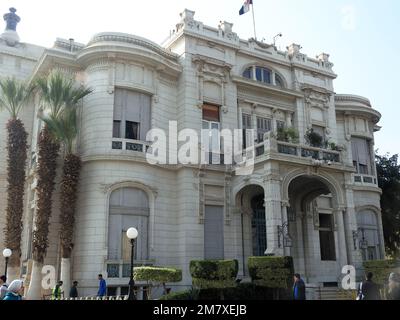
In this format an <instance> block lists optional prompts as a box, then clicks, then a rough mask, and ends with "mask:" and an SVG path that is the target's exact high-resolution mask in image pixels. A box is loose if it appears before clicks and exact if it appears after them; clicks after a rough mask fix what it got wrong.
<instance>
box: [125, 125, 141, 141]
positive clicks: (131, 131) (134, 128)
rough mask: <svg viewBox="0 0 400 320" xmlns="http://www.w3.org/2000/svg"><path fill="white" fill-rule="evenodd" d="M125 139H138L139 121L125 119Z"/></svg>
mask: <svg viewBox="0 0 400 320" xmlns="http://www.w3.org/2000/svg"><path fill="white" fill-rule="evenodd" d="M125 139H131V140H139V123H137V122H133V121H126V124H125Z"/></svg>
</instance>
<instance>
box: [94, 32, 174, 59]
mask: <svg viewBox="0 0 400 320" xmlns="http://www.w3.org/2000/svg"><path fill="white" fill-rule="evenodd" d="M99 42H122V43H127V44H133V45H137V46H141V47H144V48H146V49H150V50H152V51H154V52H155V53H157V54H159V55H160V56H163V57H164V58H167V59H171V60H174V61H175V62H176V61H178V55H177V54H175V53H172V52H169V51H167V50H165V49H164V48H162V47H161V46H159V45H157V44H155V43H154V42H151V41H150V40H147V39H144V38H141V37H137V36H134V35H130V34H125V33H99V34H96V35H95V36H94V37H93V38H92V39H91V40H90V42H89V43H88V46H91V45H94V44H96V43H99Z"/></svg>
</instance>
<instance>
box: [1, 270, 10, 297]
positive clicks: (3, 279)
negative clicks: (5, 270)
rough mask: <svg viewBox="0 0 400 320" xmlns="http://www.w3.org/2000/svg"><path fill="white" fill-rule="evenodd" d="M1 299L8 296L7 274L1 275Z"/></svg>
mask: <svg viewBox="0 0 400 320" xmlns="http://www.w3.org/2000/svg"><path fill="white" fill-rule="evenodd" d="M0 286H1V287H0V300H3V299H4V297H5V296H6V293H7V291H8V286H7V277H6V276H1V277H0Z"/></svg>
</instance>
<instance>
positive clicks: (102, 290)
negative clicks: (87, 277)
mask: <svg viewBox="0 0 400 320" xmlns="http://www.w3.org/2000/svg"><path fill="white" fill-rule="evenodd" d="M98 279H99V281H100V283H99V291H97V296H98V297H104V296H105V295H106V291H107V284H106V280H104V279H103V275H102V274H99V276H98Z"/></svg>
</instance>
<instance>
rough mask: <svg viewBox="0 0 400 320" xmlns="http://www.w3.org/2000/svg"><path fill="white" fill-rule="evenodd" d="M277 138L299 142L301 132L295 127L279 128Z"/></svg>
mask: <svg viewBox="0 0 400 320" xmlns="http://www.w3.org/2000/svg"><path fill="white" fill-rule="evenodd" d="M276 139H277V140H278V141H284V142H290V143H299V132H298V131H297V130H296V129H294V128H291V127H290V128H279V129H278V130H277V136H276Z"/></svg>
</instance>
